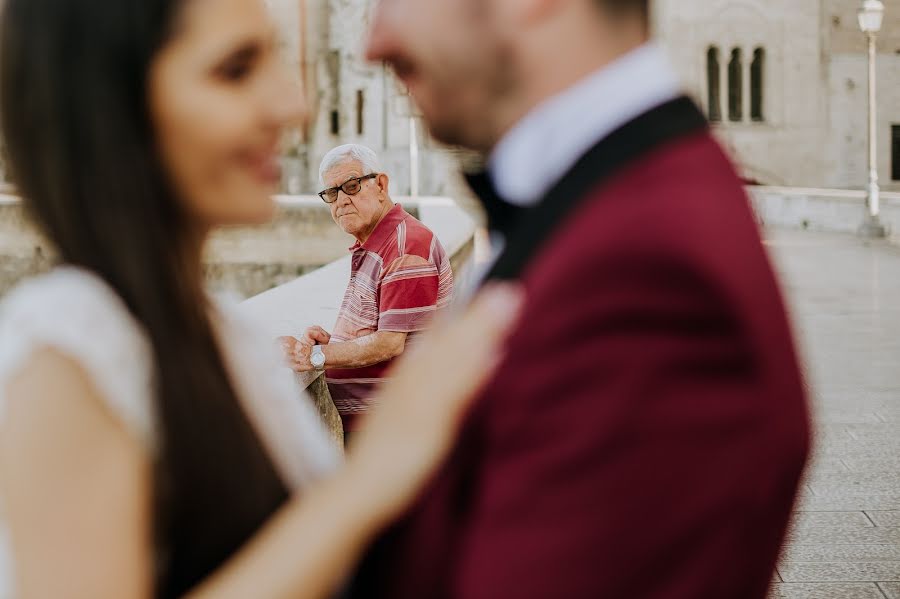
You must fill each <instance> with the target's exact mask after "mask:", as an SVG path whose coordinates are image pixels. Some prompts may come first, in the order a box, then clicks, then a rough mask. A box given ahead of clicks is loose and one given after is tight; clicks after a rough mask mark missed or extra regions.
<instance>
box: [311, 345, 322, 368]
mask: <svg viewBox="0 0 900 599" xmlns="http://www.w3.org/2000/svg"><path fill="white" fill-rule="evenodd" d="M309 362H310V364H312V365H313V366H315V367H316V368H321V367H323V366H325V354H324V353H323V352H322V350H321V349H318V350H317V349H314V350H313V352H312V355H311V356H310V357H309Z"/></svg>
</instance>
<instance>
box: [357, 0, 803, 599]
mask: <svg viewBox="0 0 900 599" xmlns="http://www.w3.org/2000/svg"><path fill="white" fill-rule="evenodd" d="M374 10H375V13H374V15H373V30H372V35H371V39H370V40H369V45H368V54H369V57H370V58H372V59H375V60H384V61H387V62H389V63H390V64H392V65H393V67H394V68H395V70H396V71H397V74H398V75H399V77H400V78H401V79H402V80H403V81H404V82H405V83H406V84H407V85H408V86H409V89H410V91H411V93H412V94H413V95H414V97H415V99H416V101H417V103H418V105H419V108H420V109H421V110H422V112H423V114H424V118H425V120H426V121H427V122H428V124H429V126H430V128H431V131H432V133H433V134H434V135H435V136H437V137H438V138H439V139H441V140H442V141H445V142H447V143H451V144H459V145H463V146H468V147H470V148H474V149H478V150H482V151H484V152H485V153H486V154H487V155H488V156H489V160H488V171H487V173H486V174H484V175H480V176H475V177H472V184H473V187H474V188H475V190H476V191H477V192H478V193H479V195H480V197H481V198H482V201H483V202H484V203H485V207H486V208H487V211H488V214H489V219H490V224H491V227H492V229H493V230H494V232H495V233H496V235H495V238H497V239H500V240H501V241H502V243H501V244H499V245H500V246H501V247H502V251H500V252H499V255H498V257H497V260H496V262H495V263H494V264H493V267H492V269H491V271H490V273H489V275H488V277H489V278H498V279H517V280H519V281H521V282H522V284H523V285H524V287H525V289H526V295H527V301H526V306H525V309H524V314H523V316H522V319H521V322H522V324H521V325H520V328H519V330H518V331H517V332H515V333H514V335H513V336H512V338H511V340H510V343H509V348H508V353H507V355H506V356H505V358H504V360H503V362H502V364H501V365H500V367H499V370H498V372H497V373H496V375H495V377H494V378H493V380H492V381H491V382H490V383H489V385H488V386H487V388H486V389H485V390H484V393H483V396H482V397H481V398H480V399H479V400H478V401H477V402H476V404H475V406H474V408H473V410H472V412H471V414H470V417H469V419H468V421H467V423H466V425H465V427H464V431H463V434H462V437H461V439H460V441H459V443H458V446H457V448H456V449H455V451H454V453H453V455H452V456H451V457H450V459H449V460H448V462H447V463H446V464H445V465H444V467H443V468H442V469H441V471H440V472H439V473H438V474H437V475H436V476H435V479H434V480H433V482H432V484H431V485H430V486H429V488H428V489H427V490H426V491H425V492H424V493H423V495H422V496H421V497H420V499H419V501H418V502H417V503H416V505H415V506H414V507H413V509H412V510H411V511H410V512H409V513H408V514H407V516H406V517H405V518H404V519H402V521H400V522H399V523H397V524H396V526H395V527H393V529H392V530H390V531H389V532H388V533H387V534H386V535H384V537H383V538H381V539H380V540H379V541H378V542H377V543H376V545H375V547H374V548H373V549H372V551H371V552H370V554H369V556H368V557H367V558H366V560H365V562H364V564H363V566H362V567H361V569H360V572H359V574H358V576H357V579H356V581H355V583H354V586H353V589H352V591H351V595H352V596H354V597H385V598H389V599H434V598H437V599H440V598H448V599H449V598H453V599H507V598H508V599H555V598H559V599H600V598H623V599H642V598H654V599H676V598H684V599H687V598H690V599H696V598H713V599H742V598H748V599H749V598H757V599H762V598H763V597H765V595H766V590H767V587H768V585H769V582H770V580H771V579H772V576H773V571H774V566H775V563H776V559H777V555H778V551H779V547H780V545H781V543H782V541H783V538H784V534H785V529H786V527H787V524H788V518H789V515H790V513H791V509H792V505H793V502H794V498H795V494H796V491H797V487H798V481H799V479H800V476H801V472H802V469H803V466H804V463H805V460H806V456H807V453H808V450H809V430H808V414H807V407H806V400H805V394H804V387H803V382H802V379H801V375H800V372H799V368H798V364H797V358H796V356H795V353H794V347H793V341H792V339H791V333H790V330H789V326H788V322H787V319H786V316H785V311H784V307H783V304H782V299H781V296H780V293H779V290H778V288H777V285H776V282H775V279H774V276H773V273H772V269H771V267H770V264H769V261H768V259H767V257H766V254H765V252H764V250H763V247H762V245H761V243H760V239H759V233H758V231H757V229H756V226H755V222H754V219H753V216H752V214H751V211H750V209H749V207H748V202H747V198H746V197H745V194H744V192H743V189H742V187H741V184H740V182H739V180H738V178H737V176H736V174H735V172H734V169H733V167H732V166H731V164H730V163H729V161H728V159H727V158H726V156H725V155H724V154H723V152H722V151H721V149H720V148H719V146H718V145H717V144H716V142H715V141H714V140H713V138H712V137H711V135H710V133H709V131H708V128H707V125H706V122H705V120H704V118H703V116H702V115H701V113H700V112H699V111H698V109H697V108H696V107H695V105H694V104H693V103H692V102H691V101H690V100H688V99H687V98H685V97H683V96H682V95H681V93H680V92H679V86H678V83H677V81H676V79H675V77H674V76H673V74H672V71H671V69H670V67H669V65H668V63H667V60H666V58H665V56H664V54H663V52H662V51H661V50H660V49H659V48H658V47H657V46H655V45H654V44H652V43H651V42H650V41H649V39H648V33H647V32H648V28H649V27H648V22H649V14H648V13H649V7H648V3H647V0H380V2H379V3H378V4H376V5H375V9H374Z"/></svg>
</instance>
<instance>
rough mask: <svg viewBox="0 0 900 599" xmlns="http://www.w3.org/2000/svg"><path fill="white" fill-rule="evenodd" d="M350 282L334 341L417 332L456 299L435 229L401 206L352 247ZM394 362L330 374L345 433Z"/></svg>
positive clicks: (410, 337)
mask: <svg viewBox="0 0 900 599" xmlns="http://www.w3.org/2000/svg"><path fill="white" fill-rule="evenodd" d="M350 252H351V253H352V258H351V267H350V284H349V285H348V286H347V291H346V292H345V294H344V300H343V302H342V303H341V309H340V312H339V313H338V319H337V322H336V323H335V327H334V332H333V333H332V335H331V341H332V342H342V341H352V340H354V339H358V338H360V337H365V336H367V335H371V334H373V333H375V332H377V331H393V332H398V333H408V334H409V335H408V336H407V347H408V346H409V343H410V342H414V338H415V334H416V333H417V332H419V331H422V330H424V329H425V328H427V327H428V325H429V323H430V322H431V319H432V318H433V317H434V316H435V314H436V313H438V312H439V311H440V310H441V309H443V308H445V307H446V306H447V305H448V304H449V303H450V301H451V299H452V295H453V273H452V271H451V269H450V259H449V258H448V256H447V253H446V252H445V251H444V247H443V246H442V245H441V243H440V241H438V239H437V237H436V236H435V235H434V233H432V231H431V230H430V229H429V228H428V227H426V226H425V225H423V224H422V223H421V222H419V221H418V220H416V219H415V218H413V217H412V216H411V215H410V214H408V213H407V212H406V211H405V210H404V209H403V208H402V207H401V206H400V205H399V204H397V205H395V206H394V207H393V208H391V209H390V211H388V213H387V214H386V215H385V216H384V218H382V219H381V222H379V223H378V225H377V226H376V227H375V230H374V231H372V234H371V235H370V236H369V238H368V239H367V240H366V242H365V243H363V244H359V243H357V244H355V245H354V246H353V247H352V248H350ZM392 362H393V360H388V361H386V362H381V363H379V364H374V365H372V366H367V367H364V368H355V369H336V368H331V369H328V370H326V372H325V380H326V381H327V383H328V389H329V391H330V392H331V398H332V399H333V400H334V403H335V406H336V407H337V409H338V412H340V414H341V418H342V419H343V421H344V429H345V430H350V431H352V430H354V428H355V427H354V424H355V420H356V417H357V416H359V415H360V414H363V413H365V412H366V411H367V410H368V409H369V408H370V403H371V402H370V399H371V398H372V396H373V394H374V392H375V389H376V388H377V386H378V385H379V383H381V382H382V381H384V378H385V377H384V375H385V371H387V369H388V368H390V366H391V364H392Z"/></svg>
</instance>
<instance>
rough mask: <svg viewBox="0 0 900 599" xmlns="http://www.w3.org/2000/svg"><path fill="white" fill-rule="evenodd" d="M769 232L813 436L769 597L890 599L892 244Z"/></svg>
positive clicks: (894, 564)
mask: <svg viewBox="0 0 900 599" xmlns="http://www.w3.org/2000/svg"><path fill="white" fill-rule="evenodd" d="M767 237H768V241H767V243H768V245H769V247H770V249H771V250H772V253H773V258H774V259H775V262H776V264H777V267H778V269H779V271H780V273H781V276H782V281H783V285H784V288H785V291H786V293H787V296H788V301H789V303H790V304H791V309H792V311H793V317H794V323H795V327H796V330H797V332H798V334H799V337H800V343H801V353H802V355H803V358H804V359H805V363H806V364H807V369H808V381H809V383H810V386H811V388H812V389H811V390H812V393H811V395H812V397H813V410H814V414H815V420H816V431H817V432H816V437H815V449H814V458H813V461H812V464H811V467H810V469H809V471H808V473H807V480H806V484H805V485H804V487H803V490H802V497H801V500H800V503H799V505H798V508H797V509H798V512H797V514H796V518H795V523H794V526H793V530H792V532H791V533H790V537H789V545H788V547H787V549H786V551H785V553H784V556H783V558H782V561H781V564H780V566H779V568H778V575H777V577H776V582H775V586H774V590H773V597H774V598H790V599H797V598H810V599H813V598H814V599H832V598H833V599H857V598H858V599H869V598H871V599H885V598H889V599H893V598H898V599H900V434H898V432H900V247H898V246H892V245H887V244H884V243H874V244H869V243H866V242H863V241H861V240H859V239H857V238H854V237H853V236H844V235H834V234H820V233H809V232H788V231H778V230H775V231H769V232H768V233H767Z"/></svg>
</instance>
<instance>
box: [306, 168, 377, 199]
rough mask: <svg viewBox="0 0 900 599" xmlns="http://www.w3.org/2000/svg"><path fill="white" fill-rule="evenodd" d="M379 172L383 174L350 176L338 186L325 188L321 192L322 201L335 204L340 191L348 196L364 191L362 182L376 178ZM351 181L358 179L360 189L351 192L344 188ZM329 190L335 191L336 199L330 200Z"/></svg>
mask: <svg viewBox="0 0 900 599" xmlns="http://www.w3.org/2000/svg"><path fill="white" fill-rule="evenodd" d="M379 174H381V173H369V174H368V175H363V176H362V177H350V178H349V179H347V180H346V181H344V182H343V183H341V184H340V185H338V186H337V187H329V188H328V189H323V190H322V191H320V192H319V197H320V198H322V201H323V202H325V203H326V204H334V203H335V202H337V199H338V192H340V191H343V192H344V193H346V194H347V195H348V196H355V195H356V194H358V193H359V192H360V191H362V182H363V181H365V180H366V179H374V178H375V177H377V176H378V175H379ZM351 181H356V182H357V183H358V184H359V189H357V190H356V191H354V192H353V193H350V192H349V191H347V190H346V189H344V187H345V186H346V185H347V183H350V182H351ZM329 192H334V199H333V200H331V201H328V198H327V197H325V196H327V195H328V193H329Z"/></svg>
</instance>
